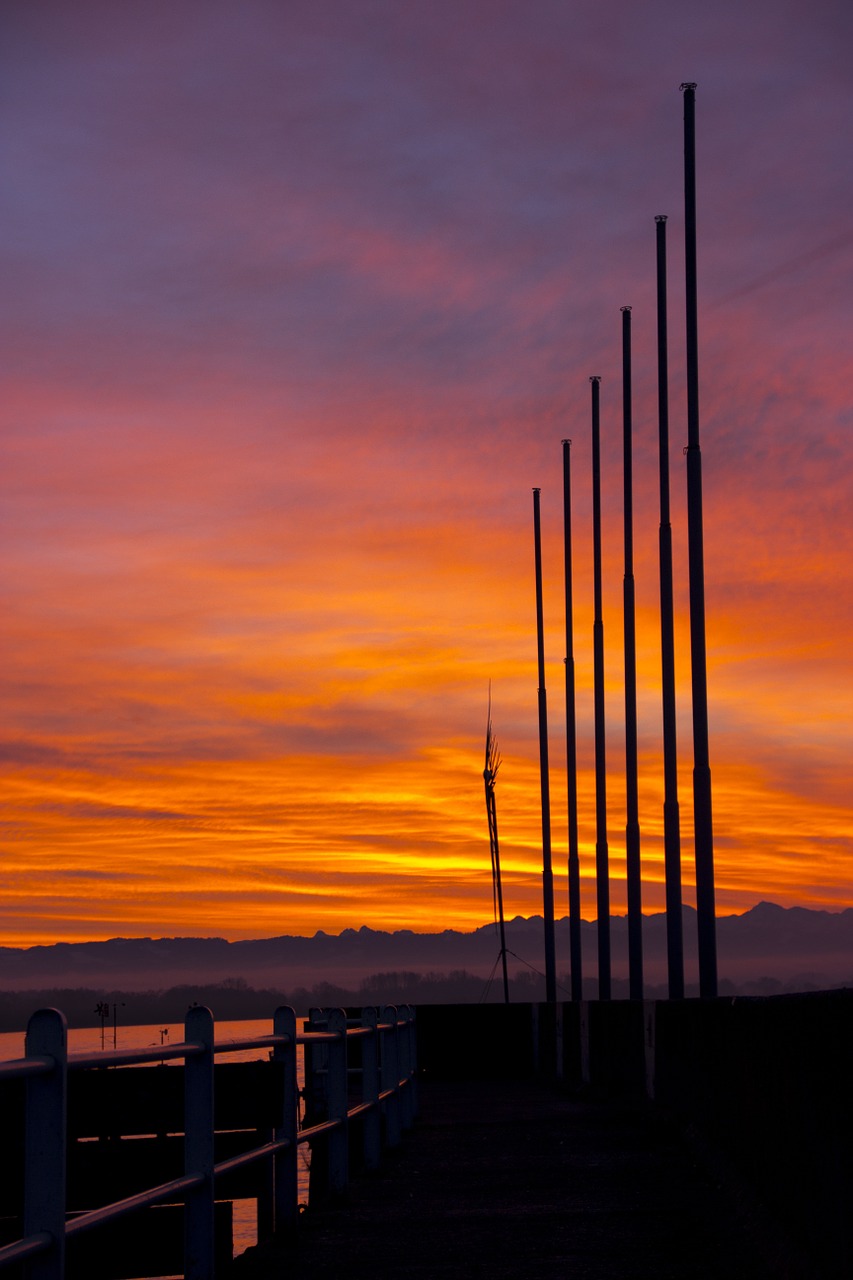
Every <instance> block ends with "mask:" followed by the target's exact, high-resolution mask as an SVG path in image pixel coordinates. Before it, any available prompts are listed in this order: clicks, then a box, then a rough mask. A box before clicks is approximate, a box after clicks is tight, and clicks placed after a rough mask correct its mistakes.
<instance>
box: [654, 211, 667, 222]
mask: <svg viewBox="0 0 853 1280" xmlns="http://www.w3.org/2000/svg"><path fill="white" fill-rule="evenodd" d="M655 222H666V214H665V213H657V214H655Z"/></svg>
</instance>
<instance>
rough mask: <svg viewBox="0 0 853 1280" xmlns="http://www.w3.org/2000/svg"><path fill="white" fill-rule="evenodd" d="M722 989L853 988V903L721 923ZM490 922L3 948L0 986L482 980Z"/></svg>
mask: <svg viewBox="0 0 853 1280" xmlns="http://www.w3.org/2000/svg"><path fill="white" fill-rule="evenodd" d="M611 932H612V942H613V975H614V995H617V996H618V995H620V994H622V991H621V987H620V984H621V983H622V982H623V981H624V980H625V979H626V978H627V949H628V948H627V919H626V917H624V916H614V917H612V921H611ZM643 933H644V943H645V970H646V973H645V977H646V985H647V989H648V992H649V994H650V995H655V994H664V991H663V990H662V988H664V987H665V983H666V920H665V916H664V915H663V914H659V915H649V916H645V917H644V927H643ZM684 935H685V948H686V953H687V954H686V961H687V963H686V972H687V981H688V984H690V983H693V982H695V980H696V961H695V935H696V919H695V912H694V911H693V910H692V909H691V908H688V907H685V909H684ZM717 938H718V951H719V971H720V980H721V991H722V992H726V991H727V990H730V991H743V992H745V993H746V992H748V993H751V994H772V993H773V992H774V991H807V990H816V989H825V988H829V987H839V986H853V908H847V909H846V910H844V911H839V912H830V911H814V910H810V909H807V908H804V907H788V908H785V907H780V906H776V905H774V904H773V903H769V902H762V903H759V904H758V906H756V907H753V908H752V909H751V910H750V911H746V912H744V913H743V914H742V915H731V916H722V917H720V918H719V920H718V922H717ZM583 946H584V978H585V979H586V980H588V992H587V994H589V995H590V996H594V995H595V994H596V991H595V983H594V979H595V958H596V925H595V923H594V922H586V921H585V922H584V924H583ZM507 947H508V950H509V951H510V953H511V954H510V957H509V967H510V972H511V973H518V974H519V975H520V977H521V975H525V976H526V975H531V976H532V975H533V973H534V971H535V970H540V971H541V969H542V968H543V967H544V966H543V954H542V953H543V947H542V919H541V917H539V916H533V917H532V918H530V919H524V918H523V917H521V916H517V917H516V918H515V919H514V920H511V921H509V923H508V924H507ZM498 950H499V943H498V939H497V935H496V931H495V928H494V926H493V925H484V926H483V927H481V928H479V929H476V930H474V931H473V932H470V933H462V932H459V931H457V930H453V929H447V930H445V931H444V932H442V933H414V932H412V931H411V930H408V929H401V930H396V931H394V932H391V933H389V932H384V931H381V930H375V929H368V928H366V927H365V928H361V929H344V930H343V932H342V933H340V934H328V933H324V932H323V931H322V930H321V931H319V932H318V933H315V934H314V935H313V937H297V936H289V935H283V936H281V937H276V938H266V939H261V940H249V941H244V942H227V941H226V940H225V939H224V938H113V939H110V940H109V941H107V942H79V943H65V942H60V943H56V944H55V945H53V946H44V947H28V948H15V947H0V989H2V990H5V991H26V990H32V991H36V990H38V991H45V990H47V989H49V988H51V987H56V988H64V989H68V988H72V987H85V988H91V989H93V990H104V991H105V992H106V991H116V990H122V991H151V990H157V989H161V990H162V989H165V988H168V987H174V986H178V985H181V984H185V985H186V984H189V985H193V986H197V985H199V984H203V985H217V984H222V983H226V982H228V981H229V980H230V981H231V982H232V983H241V984H242V983H245V984H246V985H247V986H249V987H252V988H264V989H268V990H279V991H280V990H289V989H296V988H300V989H312V988H315V987H318V986H320V985H321V984H323V983H329V984H332V985H336V986H339V987H342V988H345V989H347V990H354V989H357V988H358V987H359V986H360V985H361V984H362V983H363V982H364V981H365V980H366V979H368V978H371V977H372V976H374V975H377V974H380V973H383V974H390V973H391V972H395V973H406V974H408V975H411V976H412V977H414V976H416V975H421V976H423V975H426V974H429V975H430V976H431V979H433V980H435V979H436V978H438V977H440V976H441V975H442V974H449V973H451V972H452V971H457V972H458V971H461V970H464V971H465V972H466V974H467V975H470V976H471V977H472V978H476V979H479V980H480V981H482V982H485V981H486V980H487V979H488V977H489V975H490V973H491V972H492V970H493V968H494V966H495V961H496V959H497V957H498ZM568 967H569V925H568V920H567V919H563V920H560V921H559V922H558V924H557V971H558V975H563V974H565V973H566V972H567V971H568Z"/></svg>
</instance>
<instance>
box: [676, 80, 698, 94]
mask: <svg viewBox="0 0 853 1280" xmlns="http://www.w3.org/2000/svg"><path fill="white" fill-rule="evenodd" d="M678 87H679V89H680V90H681V92H682V93H684V91H685V89H695V88H696V81H695V80H685V81H683V83H682V84H680V85H679V86H678Z"/></svg>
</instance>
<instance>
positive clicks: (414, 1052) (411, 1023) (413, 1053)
mask: <svg viewBox="0 0 853 1280" xmlns="http://www.w3.org/2000/svg"><path fill="white" fill-rule="evenodd" d="M408 1010H409V1012H408V1023H407V1026H406V1033H407V1035H408V1037H409V1067H410V1071H411V1075H410V1077H409V1092H410V1093H411V1095H412V1119H413V1120H414V1118H415V1116H417V1114H418V1025H417V1010H416V1009H415V1006H414V1005H413V1004H410V1005H409V1006H408Z"/></svg>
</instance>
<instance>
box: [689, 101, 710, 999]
mask: <svg viewBox="0 0 853 1280" xmlns="http://www.w3.org/2000/svg"><path fill="white" fill-rule="evenodd" d="M681 89H682V92H683V94H684V272H685V290H686V325H687V540H688V562H689V568H690V662H691V673H692V689H693V825H694V830H695V841H696V916H697V925H698V932H699V994H700V995H701V996H704V997H706V998H712V997H714V996H716V994H717V926H716V910H715V905H714V827H713V818H712V812H711V765H710V760H709V755H708V677H707V658H706V653H705V551H704V541H703V531H702V454H701V452H700V449H699V337H698V310H697V302H696V85H695V84H691V83H686V84H682V86H681Z"/></svg>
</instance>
